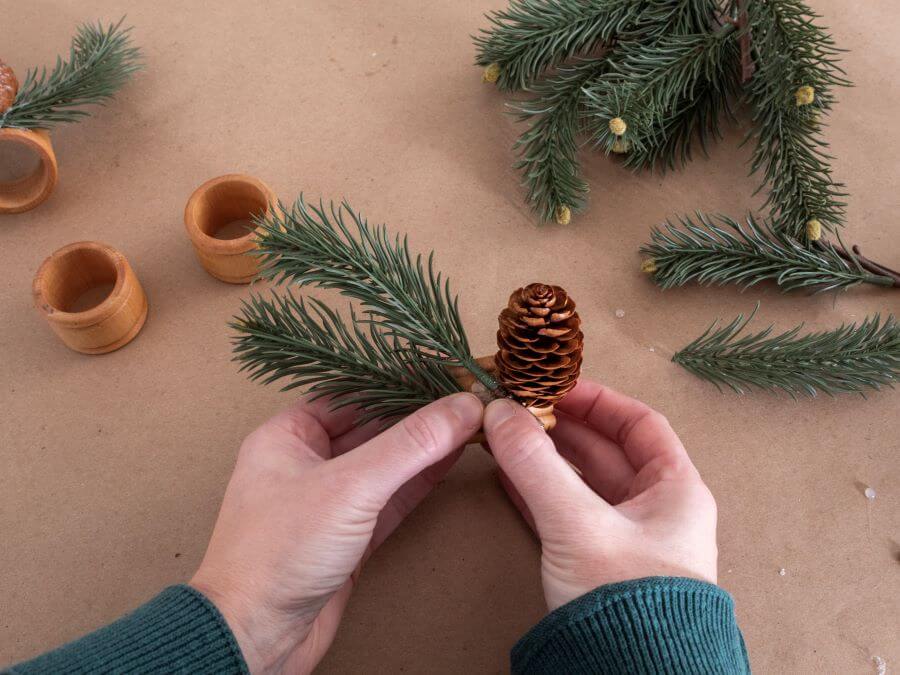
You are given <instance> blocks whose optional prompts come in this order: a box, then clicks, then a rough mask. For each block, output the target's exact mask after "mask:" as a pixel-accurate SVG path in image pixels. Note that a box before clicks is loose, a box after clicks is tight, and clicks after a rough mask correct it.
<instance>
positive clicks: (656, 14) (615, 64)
mask: <svg viewBox="0 0 900 675" xmlns="http://www.w3.org/2000/svg"><path fill="white" fill-rule="evenodd" d="M818 19H819V17H818V16H817V15H816V14H815V13H814V12H812V10H811V9H810V8H809V7H808V6H807V5H806V4H805V3H804V2H802V0H624V1H623V0H511V1H510V4H509V7H508V9H506V10H504V11H501V12H494V13H493V14H491V15H489V16H488V20H489V22H490V26H489V27H488V28H487V29H485V30H482V31H481V33H480V34H479V35H478V36H477V37H476V38H475V45H476V48H477V57H476V61H477V63H478V64H480V65H482V66H485V68H486V70H485V75H484V79H485V80H486V81H496V82H497V85H498V87H499V88H500V89H501V90H503V91H507V92H517V93H518V94H519V96H518V97H517V98H516V100H515V101H514V102H513V103H511V105H512V107H513V108H514V109H515V110H516V111H517V112H518V117H519V119H520V121H521V122H523V123H526V124H527V125H528V128H527V129H526V130H525V131H524V132H523V133H522V135H521V136H520V137H519V140H518V142H517V143H516V146H515V149H516V151H517V152H518V154H519V161H518V163H517V164H516V167H517V168H518V169H520V170H521V171H522V175H523V183H524V185H525V188H526V194H527V200H528V202H529V203H530V204H531V206H532V207H533V208H534V210H535V212H536V213H537V214H538V215H539V216H540V218H541V219H542V220H550V219H553V218H555V219H556V220H557V222H559V223H561V224H566V223H568V222H569V218H570V216H571V213H572V212H573V211H580V210H583V209H584V208H585V205H586V202H587V194H588V185H587V183H586V181H585V180H584V178H583V177H582V176H581V173H580V168H579V166H580V165H579V161H578V155H579V151H580V149H581V147H582V146H588V147H590V148H592V149H595V150H599V151H602V152H605V153H607V154H609V153H616V154H618V155H621V157H622V163H623V164H624V165H625V166H626V167H629V168H631V169H634V170H642V169H654V168H655V169H659V170H663V171H664V170H669V169H674V168H677V167H678V166H680V165H682V164H684V163H685V162H687V161H688V160H690V159H691V157H692V154H693V152H694V150H695V149H696V148H698V147H699V148H700V149H701V150H702V151H704V152H705V151H706V149H707V146H708V143H709V142H710V140H711V139H717V138H719V137H720V124H721V122H722V121H723V120H728V119H729V118H732V117H733V113H734V111H735V110H737V106H742V107H745V108H746V109H747V110H748V112H749V117H750V119H751V129H750V131H749V133H748V136H747V142H751V143H753V146H754V147H753V153H752V158H751V161H750V170H751V173H752V174H755V175H758V176H759V177H760V179H761V185H760V187H759V190H764V191H767V198H766V201H765V204H764V207H763V208H764V209H765V210H766V211H767V212H768V213H767V214H766V215H765V216H763V217H761V218H755V217H753V216H750V217H749V218H748V219H747V222H746V225H741V224H739V223H738V222H736V221H735V220H732V219H730V218H727V217H723V216H719V217H709V216H707V215H704V214H703V213H701V212H698V214H697V216H696V218H692V217H689V216H683V217H680V218H678V219H676V220H675V222H673V221H672V220H670V221H667V222H666V223H664V224H663V225H662V226H661V227H656V228H654V229H653V230H652V232H651V240H650V242H649V243H647V244H645V245H644V246H643V247H642V248H641V253H642V254H643V256H644V261H643V263H642V269H643V270H644V271H645V272H647V273H648V274H650V275H651V277H652V279H653V280H654V281H655V282H656V283H657V284H659V285H660V286H661V287H662V288H672V287H675V286H682V285H685V284H688V283H692V282H694V283H700V284H711V285H722V284H739V285H741V286H743V287H745V288H746V287H750V286H754V285H756V284H759V283H761V282H765V281H771V282H774V283H776V284H778V285H779V286H780V287H781V288H782V289H783V290H785V291H796V290H808V291H813V292H822V291H832V290H844V289H848V288H851V287H854V286H858V285H860V284H863V283H866V284H872V285H876V286H881V287H894V288H900V273H898V272H895V271H894V270H891V269H889V268H887V267H884V266H883V265H880V264H878V263H874V262H873V261H871V260H868V259H866V258H864V257H863V256H862V255H860V254H859V251H858V248H857V247H853V248H852V249H850V250H848V249H847V248H845V247H844V245H843V243H842V242H841V239H840V235H839V234H838V232H839V229H840V227H841V226H843V225H844V215H845V213H844V211H845V206H846V205H845V203H844V201H843V199H844V198H845V196H846V195H845V194H844V193H843V185H841V184H840V183H838V182H836V181H835V180H834V178H833V177H832V172H831V166H830V160H831V157H830V156H829V154H828V152H829V149H828V144H827V142H826V141H825V139H824V137H823V135H822V124H823V120H824V118H825V117H826V116H827V115H828V114H829V113H830V112H831V109H832V106H833V104H834V89H835V88H836V87H843V86H849V85H850V82H849V81H848V80H847V79H846V77H845V76H844V72H843V70H842V69H841V66H840V64H839V57H840V54H841V50H840V49H839V48H838V47H837V46H836V44H835V42H834V40H833V39H832V37H831V36H830V35H829V34H828V32H827V31H826V30H825V29H823V28H822V27H821V26H820V25H819V24H818ZM823 233H831V234H832V235H833V236H834V237H835V239H836V241H837V243H834V242H831V241H828V240H827V239H825V238H823V237H822V235H823ZM748 321H749V319H748ZM745 326H746V322H745V321H744V320H743V318H742V317H739V318H738V319H737V320H735V321H734V322H732V323H731V324H729V325H728V326H726V327H724V328H721V329H718V330H715V329H714V328H711V329H710V330H709V331H707V333H705V334H704V335H703V336H702V337H701V338H698V340H696V341H695V342H694V343H692V344H691V345H690V346H688V347H687V348H685V349H684V350H682V351H681V352H679V353H678V354H676V356H675V358H674V360H675V361H676V362H677V363H680V364H681V365H683V366H684V367H686V368H688V369H689V370H691V371H692V372H694V373H696V374H697V375H699V376H701V377H704V378H706V379H709V380H711V381H713V382H715V383H717V385H718V384H726V385H728V386H730V387H731V388H733V389H735V390H737V391H743V390H744V389H745V388H746V385H755V386H757V387H761V388H767V389H772V388H780V389H783V390H785V391H787V392H789V393H791V395H796V394H797V393H808V394H814V393H815V392H816V391H817V390H819V391H825V392H828V393H832V392H840V391H858V390H860V389H862V388H865V387H878V386H880V385H884V384H890V383H891V382H893V381H894V380H895V379H896V378H897V375H898V372H897V358H898V346H897V345H898V340H897V324H896V322H895V321H894V319H893V318H890V319H889V320H888V321H887V322H885V323H884V324H883V325H882V324H881V323H880V319H879V318H878V317H877V316H876V317H874V318H869V319H867V320H866V321H865V322H863V323H862V324H861V325H859V326H855V325H853V326H843V327H841V328H839V329H837V330H835V331H831V332H828V333H821V334H814V335H809V336H799V330H800V328H796V329H794V330H792V331H788V332H787V333H784V334H782V335H779V336H776V337H769V335H770V332H771V329H768V330H766V331H763V332H761V333H756V334H751V335H744V336H740V335H739V333H740V332H741V331H742V330H743V329H744V327H745Z"/></svg>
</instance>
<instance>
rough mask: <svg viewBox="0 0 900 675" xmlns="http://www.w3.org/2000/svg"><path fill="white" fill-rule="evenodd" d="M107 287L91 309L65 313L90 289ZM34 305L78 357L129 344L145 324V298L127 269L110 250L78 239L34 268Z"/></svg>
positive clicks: (111, 248)
mask: <svg viewBox="0 0 900 675" xmlns="http://www.w3.org/2000/svg"><path fill="white" fill-rule="evenodd" d="M108 284H112V285H113V288H112V291H110V293H109V295H108V296H107V297H106V298H105V299H103V300H102V301H101V302H100V303H99V304H97V305H96V306H93V307H91V308H90V309H86V310H84V311H71V310H72V308H73V305H74V303H75V302H76V301H77V300H78V299H79V298H80V297H81V296H82V295H83V294H84V293H85V292H86V291H89V290H91V289H94V288H97V287H101V286H106V285H108ZM32 291H33V294H34V304H35V307H37V310H38V311H39V312H40V313H41V314H42V315H43V316H44V318H45V319H46V320H47V322H48V323H49V324H50V327H51V328H52V329H53V330H54V332H55V333H56V334H57V335H58V336H59V337H60V339H61V340H62V341H63V342H64V343H65V344H66V346H68V347H70V348H71V349H74V350H75V351H76V352H81V353H82V354H105V353H107V352H111V351H114V350H116V349H118V348H119V347H122V346H124V345H126V344H128V343H129V342H131V341H132V340H133V339H134V338H135V336H136V335H137V334H138V333H139V332H140V330H141V328H142V327H143V326H144V322H145V321H146V320H147V296H146V295H145V294H144V289H143V288H141V284H140V282H139V281H138V279H137V277H136V276H135V274H134V270H132V269H131V265H129V264H128V261H127V260H126V259H125V256H123V255H122V254H121V253H120V252H119V251H117V250H116V249H114V248H113V247H112V246H109V245H107V244H102V243H100V242H97V241H79V242H76V243H74V244H69V245H68V246H64V247H63V248H61V249H59V250H58V251H56V252H55V253H53V254H52V255H51V256H50V257H49V258H47V259H46V260H45V261H44V262H43V263H42V264H41V267H40V269H38V272H37V275H36V276H35V277H34V284H33V288H32Z"/></svg>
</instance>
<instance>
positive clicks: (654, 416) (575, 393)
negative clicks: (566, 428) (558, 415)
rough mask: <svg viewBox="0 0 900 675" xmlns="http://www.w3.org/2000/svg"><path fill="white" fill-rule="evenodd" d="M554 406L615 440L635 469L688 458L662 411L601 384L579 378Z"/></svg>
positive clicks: (638, 469)
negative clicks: (658, 462) (668, 460)
mask: <svg viewBox="0 0 900 675" xmlns="http://www.w3.org/2000/svg"><path fill="white" fill-rule="evenodd" d="M556 407H557V408H559V410H561V411H562V412H564V413H566V414H568V415H571V416H572V417H575V418H577V419H579V420H581V421H583V422H585V423H586V424H588V425H589V426H591V427H593V428H594V429H596V430H597V431H599V432H600V433H601V434H603V435H604V436H606V437H607V438H608V439H610V440H611V441H613V442H615V443H617V444H618V445H619V446H620V447H621V448H622V450H624V451H625V456H626V457H627V458H628V461H629V462H630V463H631V465H632V466H633V467H634V469H635V471H640V470H641V468H642V467H643V466H645V465H646V464H647V463H648V462H650V461H651V460H654V459H657V458H660V457H667V458H669V459H672V460H682V459H687V452H686V451H685V449H684V445H682V443H681V439H680V438H678V435H677V434H676V433H675V431H674V430H673V429H672V427H671V425H670V424H669V421H668V420H667V419H666V418H665V416H663V415H662V413H659V412H657V411H656V410H654V409H653V408H651V407H650V406H648V405H647V404H646V403H642V402H641V401H638V400H637V399H634V398H631V397H630V396H626V395H625V394H621V393H619V392H617V391H615V390H614V389H610V388H609V387H605V386H603V385H602V384H598V383H596V382H589V381H587V380H580V381H579V382H578V384H577V385H575V388H574V389H572V391H571V392H569V394H568V395H567V396H566V397H565V398H564V399H563V400H562V401H560V402H559V403H557V404H556Z"/></svg>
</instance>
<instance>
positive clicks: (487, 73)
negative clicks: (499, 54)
mask: <svg viewBox="0 0 900 675" xmlns="http://www.w3.org/2000/svg"><path fill="white" fill-rule="evenodd" d="M499 79H500V64H499V63H492V64H491V65H489V66H488V67H487V68H485V69H484V71H482V73H481V81H482V82H487V83H494V82H496V81H497V80H499Z"/></svg>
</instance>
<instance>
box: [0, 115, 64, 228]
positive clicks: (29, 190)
mask: <svg viewBox="0 0 900 675" xmlns="http://www.w3.org/2000/svg"><path fill="white" fill-rule="evenodd" d="M12 144H15V145H20V146H24V147H26V148H28V150H29V151H31V152H33V153H35V154H37V156H38V158H39V159H40V166H38V168H37V169H36V170H35V171H34V172H33V173H32V174H31V175H29V176H25V177H24V178H20V179H18V180H14V181H4V182H0V213H22V212H23V211H28V210H30V209H33V208H34V207H35V206H37V205H38V204H41V203H42V202H44V201H46V199H47V197H49V196H50V194H51V193H52V192H53V188H55V187H56V182H57V180H58V179H59V168H58V167H57V164H56V155H55V154H54V152H53V145H52V144H51V143H50V134H48V133H47V132H46V131H44V130H43V129H34V130H32V129H9V128H7V129H0V154H3V146H4V145H12Z"/></svg>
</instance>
